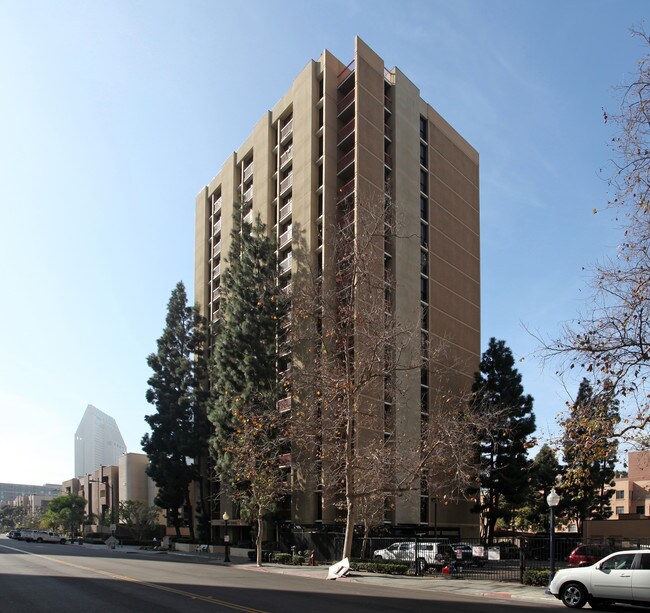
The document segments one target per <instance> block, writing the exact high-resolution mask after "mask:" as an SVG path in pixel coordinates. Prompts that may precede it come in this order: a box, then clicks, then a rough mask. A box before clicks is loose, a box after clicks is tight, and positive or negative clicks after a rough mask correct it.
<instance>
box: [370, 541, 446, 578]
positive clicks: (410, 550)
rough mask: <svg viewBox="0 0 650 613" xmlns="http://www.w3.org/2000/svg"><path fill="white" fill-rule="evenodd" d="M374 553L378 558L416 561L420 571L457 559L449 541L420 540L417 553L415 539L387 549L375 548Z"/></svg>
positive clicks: (441, 565)
mask: <svg viewBox="0 0 650 613" xmlns="http://www.w3.org/2000/svg"><path fill="white" fill-rule="evenodd" d="M372 555H373V557H374V558H375V559H378V560H395V561H396V562H416V563H417V565H418V570H420V571H424V570H425V569H426V568H427V567H429V566H433V567H434V568H442V567H443V566H444V565H445V564H446V563H447V562H448V561H450V560H454V559H455V556H454V555H453V551H452V549H451V546H450V545H449V543H425V542H418V546H417V555H416V550H415V543H414V542H413V541H407V542H403V543H393V544H392V545H391V546H390V547H386V549H377V550H375V551H374V552H373V554H372Z"/></svg>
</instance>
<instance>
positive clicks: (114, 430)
mask: <svg viewBox="0 0 650 613" xmlns="http://www.w3.org/2000/svg"><path fill="white" fill-rule="evenodd" d="M123 453H126V445H125V444H124V439H123V438H122V435H121V434H120V429H119V428H118V427H117V423H116V422H115V420H114V419H113V418H112V417H111V416H110V415H107V414H106V413H104V412H103V411H100V410H99V409H98V408H97V407H94V406H93V405H92V404H89V405H88V406H87V407H86V411H85V412H84V415H83V417H82V418H81V421H80V422H79V427H78V428H77V431H76V433H75V436H74V474H75V476H76V477H86V476H87V475H88V474H89V473H93V472H95V471H96V470H97V469H98V468H99V467H100V466H117V465H118V462H119V459H120V456H121V455H122V454H123Z"/></svg>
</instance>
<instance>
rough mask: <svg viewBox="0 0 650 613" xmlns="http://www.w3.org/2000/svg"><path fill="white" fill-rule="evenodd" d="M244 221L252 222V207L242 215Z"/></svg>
mask: <svg viewBox="0 0 650 613" xmlns="http://www.w3.org/2000/svg"><path fill="white" fill-rule="evenodd" d="M244 223H253V209H251V210H250V211H248V213H246V215H244Z"/></svg>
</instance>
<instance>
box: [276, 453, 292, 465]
mask: <svg viewBox="0 0 650 613" xmlns="http://www.w3.org/2000/svg"><path fill="white" fill-rule="evenodd" d="M279 460H280V468H289V467H290V466H291V454H290V453H283V454H281V455H280V457H279Z"/></svg>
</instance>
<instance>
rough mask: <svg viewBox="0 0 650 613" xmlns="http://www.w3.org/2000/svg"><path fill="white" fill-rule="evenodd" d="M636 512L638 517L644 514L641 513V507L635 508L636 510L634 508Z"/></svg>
mask: <svg viewBox="0 0 650 613" xmlns="http://www.w3.org/2000/svg"><path fill="white" fill-rule="evenodd" d="M636 512H637V513H638V514H639V515H644V512H643V506H640V507H637V508H636Z"/></svg>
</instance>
